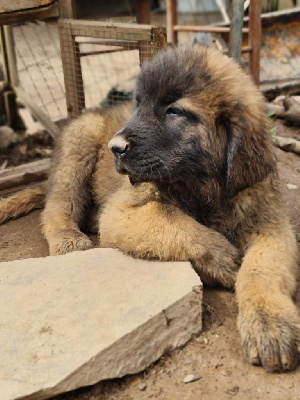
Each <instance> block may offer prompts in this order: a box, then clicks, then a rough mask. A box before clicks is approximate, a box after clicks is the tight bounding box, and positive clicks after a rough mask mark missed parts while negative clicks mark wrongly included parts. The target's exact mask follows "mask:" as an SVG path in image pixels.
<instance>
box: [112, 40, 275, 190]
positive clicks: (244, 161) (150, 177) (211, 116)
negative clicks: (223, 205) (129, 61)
mask: <svg viewBox="0 0 300 400" xmlns="http://www.w3.org/2000/svg"><path fill="white" fill-rule="evenodd" d="M136 103H137V106H136V110H135V112H134V114H133V115H132V118H131V119H130V120H129V122H128V123H127V124H126V125H125V126H124V128H123V129H122V130H121V131H120V132H118V133H117V134H116V135H115V136H114V138H113V139H112V140H111V141H110V143H109V147H110V148H111V150H112V151H113V153H114V155H115V166H116V169H117V170H118V172H120V173H124V174H128V175H129V177H130V178H131V179H132V181H133V182H141V181H159V182H165V183H172V182H175V181H184V182H199V184H201V182H203V181H209V180H212V181H214V182H218V183H219V184H220V186H222V187H223V188H224V190H226V192H227V194H228V196H229V197H232V196H234V195H235V194H236V193H237V192H239V191H240V190H242V189H244V188H246V187H248V186H251V185H253V184H254V183H255V182H258V181H260V180H262V179H263V178H264V177H265V176H266V175H267V174H268V173H269V172H270V171H271V170H272V169H273V167H274V162H273V157H272V154H271V150H270V148H271V145H270V140H269V135H268V133H267V129H266V120H265V114H264V102H263V99H262V97H261V95H260V94H259V92H258V90H257V89H256V87H255V86H254V84H253V83H252V82H251V79H250V77H248V76H247V75H246V74H245V73H243V72H242V71H241V70H240V68H239V67H238V66H237V65H236V64H235V63H234V62H233V61H231V60H229V59H228V58H227V57H226V56H223V55H221V54H220V53H219V52H217V51H213V50H209V49H204V48H201V47H200V46H194V47H192V46H185V47H178V48H175V49H171V48H169V49H166V50H164V51H162V52H161V53H160V54H159V55H158V56H157V57H156V58H155V59H154V60H153V61H152V62H149V63H145V64H144V66H143V67H142V70H141V73H140V75H139V77H138V80H137V89H136Z"/></svg>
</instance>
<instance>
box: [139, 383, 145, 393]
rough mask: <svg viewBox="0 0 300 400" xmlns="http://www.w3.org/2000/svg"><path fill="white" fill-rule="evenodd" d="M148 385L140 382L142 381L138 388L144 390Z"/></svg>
mask: <svg viewBox="0 0 300 400" xmlns="http://www.w3.org/2000/svg"><path fill="white" fill-rule="evenodd" d="M146 387H147V385H146V383H144V382H140V383H139V384H138V388H139V389H140V390H142V391H144V390H146Z"/></svg>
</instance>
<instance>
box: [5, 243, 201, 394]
mask: <svg viewBox="0 0 300 400" xmlns="http://www.w3.org/2000/svg"><path fill="white" fill-rule="evenodd" d="M201 305H202V284H201V282H200V279H199V277H198V275H196V273H195V272H194V270H193V269H192V267H191V265H190V263H184V262H158V261H157V262H156V261H143V260H138V259H133V258H131V257H129V256H125V255H123V254H121V253H120V252H118V251H117V250H113V249H92V250H88V251H84V252H75V253H71V254H67V255H65V256H56V257H46V258H36V259H27V260H18V261H13V262H6V263H2V264H0V310H1V318H0V344H1V353H0V354H1V356H0V399H1V400H12V399H25V398H26V400H32V399H46V398H48V397H51V396H54V395H56V394H59V393H63V392H66V391H70V390H73V389H76V388H78V387H81V386H86V385H91V384H94V383H96V382H98V381H100V380H103V379H110V378H116V377H122V376H124V375H126V374H133V373H136V372H139V371H141V370H143V369H145V368H146V367H148V366H149V365H150V364H151V363H152V362H154V361H155V360H157V359H158V358H159V357H161V356H162V355H163V354H164V353H165V352H166V351H169V350H172V349H174V348H176V347H178V346H182V345H184V344H185V343H186V342H187V341H188V340H189V339H190V338H191V337H192V336H193V334H196V333H198V332H200V331H201V328H202V320H201Z"/></svg>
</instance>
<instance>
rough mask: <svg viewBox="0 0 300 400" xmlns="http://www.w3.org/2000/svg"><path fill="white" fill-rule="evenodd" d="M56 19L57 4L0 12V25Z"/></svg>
mask: <svg viewBox="0 0 300 400" xmlns="http://www.w3.org/2000/svg"><path fill="white" fill-rule="evenodd" d="M56 17H58V7H57V3H56V2H53V3H51V4H49V5H48V6H45V7H39V8H32V9H28V10H21V11H15V12H3V11H2V12H0V25H10V24H18V23H21V22H27V21H34V20H40V19H45V18H56Z"/></svg>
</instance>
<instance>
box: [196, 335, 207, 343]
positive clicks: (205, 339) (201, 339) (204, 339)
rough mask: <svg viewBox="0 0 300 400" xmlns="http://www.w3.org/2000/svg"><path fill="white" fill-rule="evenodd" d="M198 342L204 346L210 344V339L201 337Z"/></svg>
mask: <svg viewBox="0 0 300 400" xmlns="http://www.w3.org/2000/svg"><path fill="white" fill-rule="evenodd" d="M196 342H198V343H202V344H208V339H207V338H205V337H202V336H201V337H199V338H197V339H196Z"/></svg>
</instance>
